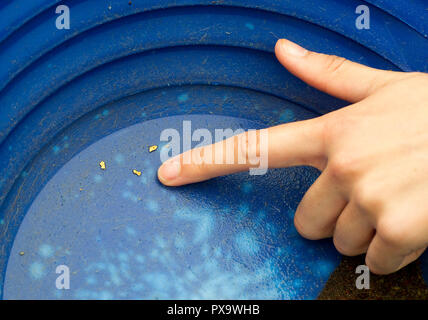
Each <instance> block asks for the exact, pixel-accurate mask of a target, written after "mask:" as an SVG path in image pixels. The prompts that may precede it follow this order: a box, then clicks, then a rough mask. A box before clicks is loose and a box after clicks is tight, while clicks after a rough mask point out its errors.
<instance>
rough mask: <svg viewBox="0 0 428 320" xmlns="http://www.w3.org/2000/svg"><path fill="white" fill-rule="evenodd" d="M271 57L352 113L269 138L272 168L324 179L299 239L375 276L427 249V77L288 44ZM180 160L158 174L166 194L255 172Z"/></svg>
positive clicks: (306, 203) (293, 126) (282, 128)
mask: <svg viewBox="0 0 428 320" xmlns="http://www.w3.org/2000/svg"><path fill="white" fill-rule="evenodd" d="M275 54H276V56H277V58H278V60H279V61H280V63H281V64H282V65H283V66H284V67H285V68H286V69H288V71H290V72H291V73H292V74H294V75H295V76H297V77H298V78H300V79H302V80H303V81H305V82H306V83H308V84H309V85H311V86H313V87H315V88H317V89H319V90H322V91H324V92H326V93H328V94H330V95H333V96H336V97H338V98H341V99H344V100H346V101H349V102H350V103H351V104H350V105H349V106H347V107H345V108H342V109H340V110H337V111H334V112H331V113H328V114H326V115H324V116H321V117H318V118H314V119H310V120H305V121H299V122H293V123H287V124H281V125H278V126H275V127H272V128H268V129H267V130H268V135H269V143H268V159H269V161H268V163H269V167H270V168H280V167H290V166H297V165H309V166H313V167H316V168H317V169H319V170H320V171H321V172H322V173H321V175H320V176H319V178H318V179H317V180H316V181H315V183H314V184H313V185H312V186H311V187H310V188H309V190H308V191H307V193H306V194H305V196H304V197H303V199H302V201H301V202H300V204H299V206H298V208H297V211H296V214H295V217H294V224H295V226H296V229H297V231H298V232H299V233H300V234H301V235H302V236H303V237H305V238H307V239H312V240H316V239H323V238H330V237H332V238H333V243H334V245H335V247H336V248H337V250H338V251H339V252H340V253H342V254H344V255H348V256H354V255H359V254H364V253H365V254H366V260H365V261H366V265H367V266H368V267H369V269H370V270H371V271H372V272H373V273H376V274H389V273H392V272H395V271H397V270H399V269H401V268H402V267H404V266H406V265H407V264H409V263H411V262H412V261H414V260H416V259H417V258H418V257H419V256H420V255H421V254H422V253H423V252H424V250H425V249H426V247H427V246H428V74H424V73H404V72H392V71H384V70H377V69H372V68H369V67H366V66H363V65H360V64H357V63H354V62H351V61H348V60H345V59H344V58H341V57H336V56H331V55H324V54H320V53H315V52H311V51H308V50H306V49H304V48H302V47H300V46H298V45H296V44H294V43H292V42H290V41H288V40H285V39H281V40H279V41H278V42H277V44H276V46H275ZM231 139H235V140H234V141H237V140H236V139H237V137H232V138H231ZM234 146H235V147H236V146H237V144H236V143H235V144H234ZM252 147H253V148H256V149H257V150H259V148H260V146H258V145H256V146H252ZM224 148H227V144H224ZM201 151H202V152H204V148H199V149H194V150H191V151H188V152H193V153H194V152H201ZM205 151H206V150H205ZM224 151H225V152H234V154H237V152H238V151H237V150H226V149H225V150H224ZM182 159H183V155H180V156H177V157H175V158H172V159H170V160H168V161H166V162H165V163H164V164H163V165H162V166H161V167H160V168H159V170H158V177H159V180H160V181H161V182H162V183H163V184H165V185H167V186H180V185H184V184H189V183H194V182H199V181H203V180H207V179H211V178H214V177H217V176H223V175H226V174H231V173H234V172H239V171H245V170H248V169H249V168H250V167H255V166H250V165H246V164H238V163H234V164H229V165H226V164H204V163H203V164H183V161H182Z"/></svg>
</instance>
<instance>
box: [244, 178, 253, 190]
mask: <svg viewBox="0 0 428 320" xmlns="http://www.w3.org/2000/svg"><path fill="white" fill-rule="evenodd" d="M252 190H253V184H252V183H251V182H248V181H247V182H244V184H243V185H242V191H243V192H244V193H250V192H251V191H252Z"/></svg>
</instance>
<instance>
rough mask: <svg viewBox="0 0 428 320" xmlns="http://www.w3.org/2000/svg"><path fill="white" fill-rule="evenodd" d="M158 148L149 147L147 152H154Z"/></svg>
mask: <svg viewBox="0 0 428 320" xmlns="http://www.w3.org/2000/svg"><path fill="white" fill-rule="evenodd" d="M157 148H158V146H156V145H155V146H150V147H149V152H153V151H156V149H157Z"/></svg>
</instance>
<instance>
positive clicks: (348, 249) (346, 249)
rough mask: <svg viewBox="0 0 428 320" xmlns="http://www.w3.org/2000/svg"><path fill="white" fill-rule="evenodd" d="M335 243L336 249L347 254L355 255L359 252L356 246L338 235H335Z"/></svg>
mask: <svg viewBox="0 0 428 320" xmlns="http://www.w3.org/2000/svg"><path fill="white" fill-rule="evenodd" d="M333 244H334V247H335V248H336V250H337V251H339V252H340V253H341V254H343V255H345V256H355V255H356V254H357V253H356V250H355V249H354V248H352V247H351V246H349V245H347V244H346V243H345V242H344V241H343V240H341V239H340V238H339V237H337V236H336V235H335V236H334V237H333Z"/></svg>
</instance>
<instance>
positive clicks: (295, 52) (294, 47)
mask: <svg viewBox="0 0 428 320" xmlns="http://www.w3.org/2000/svg"><path fill="white" fill-rule="evenodd" d="M280 41H281V42H280V45H281V47H282V48H283V49H284V51H285V52H286V53H287V54H289V55H291V56H296V57H303V56H305V55H306V54H307V53H308V50H306V49H305V48H303V47H301V46H299V45H298V44H296V43H294V42H291V41H289V40H287V39H281V40H280Z"/></svg>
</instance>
